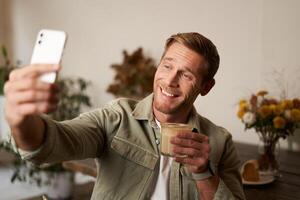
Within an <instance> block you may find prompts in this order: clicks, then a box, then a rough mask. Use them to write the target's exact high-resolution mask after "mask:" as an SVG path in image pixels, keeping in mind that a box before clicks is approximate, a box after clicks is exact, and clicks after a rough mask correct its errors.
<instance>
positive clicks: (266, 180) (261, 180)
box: [242, 175, 275, 185]
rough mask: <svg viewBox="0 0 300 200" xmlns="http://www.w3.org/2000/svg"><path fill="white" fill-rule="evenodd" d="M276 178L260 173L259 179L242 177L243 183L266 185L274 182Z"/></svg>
mask: <svg viewBox="0 0 300 200" xmlns="http://www.w3.org/2000/svg"><path fill="white" fill-rule="evenodd" d="M274 180H275V178H274V176H262V175H259V181H246V180H244V179H243V178H242V183H243V185H265V184H269V183H272V182H273V181H274Z"/></svg>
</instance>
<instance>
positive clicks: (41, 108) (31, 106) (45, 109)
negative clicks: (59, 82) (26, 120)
mask: <svg viewBox="0 0 300 200" xmlns="http://www.w3.org/2000/svg"><path fill="white" fill-rule="evenodd" d="M56 108H57V105H56V104H50V103H26V104H21V105H20V106H19V107H18V112H19V113H20V114H21V115H23V116H25V115H39V114H42V113H50V112H53V111H55V110H56Z"/></svg>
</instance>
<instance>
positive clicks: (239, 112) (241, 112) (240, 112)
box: [237, 109, 245, 119]
mask: <svg viewBox="0 0 300 200" xmlns="http://www.w3.org/2000/svg"><path fill="white" fill-rule="evenodd" d="M244 114H245V110H243V109H240V110H239V111H238V113H237V116H238V118H240V119H242V118H243V116H244Z"/></svg>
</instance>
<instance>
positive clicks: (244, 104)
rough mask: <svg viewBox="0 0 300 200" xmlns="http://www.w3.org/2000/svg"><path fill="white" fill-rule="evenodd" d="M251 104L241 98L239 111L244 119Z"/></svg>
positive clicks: (239, 114)
mask: <svg viewBox="0 0 300 200" xmlns="http://www.w3.org/2000/svg"><path fill="white" fill-rule="evenodd" d="M248 108H249V106H248V103H247V101H246V100H241V101H240V102H239V111H238V113H237V116H238V118H240V119H242V118H243V116H244V114H245V112H246V111H247V110H248Z"/></svg>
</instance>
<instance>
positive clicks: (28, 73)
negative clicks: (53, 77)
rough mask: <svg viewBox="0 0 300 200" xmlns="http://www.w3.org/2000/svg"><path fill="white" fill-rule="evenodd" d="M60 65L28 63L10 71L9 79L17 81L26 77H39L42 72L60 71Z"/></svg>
mask: <svg viewBox="0 0 300 200" xmlns="http://www.w3.org/2000/svg"><path fill="white" fill-rule="evenodd" d="M59 69H60V66H59V65H55V64H33V65H28V66H25V67H22V68H19V69H16V70H13V71H12V72H11V73H10V76H9V80H12V81H15V80H19V79H21V78H24V77H39V76H41V75H42V74H45V73H49V72H57V71H59Z"/></svg>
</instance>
